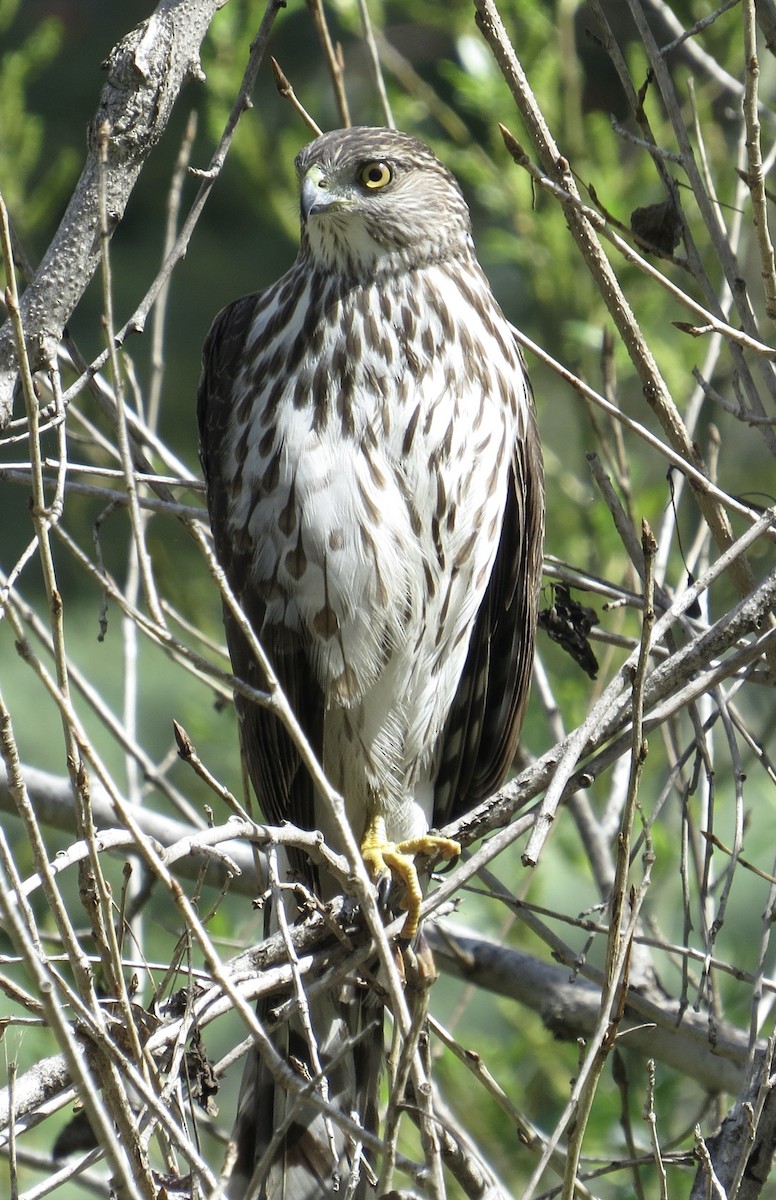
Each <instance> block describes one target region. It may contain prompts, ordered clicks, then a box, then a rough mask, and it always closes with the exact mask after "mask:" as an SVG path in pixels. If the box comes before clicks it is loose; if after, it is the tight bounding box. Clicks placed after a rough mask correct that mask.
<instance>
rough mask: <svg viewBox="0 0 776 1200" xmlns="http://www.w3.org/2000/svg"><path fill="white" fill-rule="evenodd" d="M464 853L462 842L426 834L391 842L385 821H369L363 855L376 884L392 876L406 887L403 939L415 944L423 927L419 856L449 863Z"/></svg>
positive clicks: (375, 819)
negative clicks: (417, 864)
mask: <svg viewBox="0 0 776 1200" xmlns="http://www.w3.org/2000/svg"><path fill="white" fill-rule="evenodd" d="M460 853H461V847H460V846H459V844H458V842H454V841H452V839H451V838H445V837H437V836H436V835H434V834H424V835H423V836H422V837H417V838H409V839H408V840H407V841H404V842H391V841H389V840H388V837H387V834H386V831H385V819H384V818H383V817H372V819H371V820H370V821H369V823H368V824H367V827H366V830H365V832H364V836H363V838H362V841H361V854H362V857H363V859H364V862H365V864H366V867H367V870H368V871H369V873H370V875H371V876H372V878H373V879H374V880H375V882H378V881H380V879H381V877H383V876H385V875H386V873H388V874H390V875H391V876H392V877H393V878H394V879H398V880H399V881H400V882H401V883H403V884H404V892H405V895H404V901H403V903H402V907H403V908H405V909H406V910H407V917H406V920H405V922H404V926H403V928H402V931H401V936H402V938H405V939H406V940H407V941H411V940H412V938H413V937H414V936H415V934H416V933H417V931H418V925H419V924H420V906H421V904H422V903H423V892H422V890H421V887H420V879H419V878H418V869H417V867H416V866H415V856H416V855H423V856H424V857H426V858H443V859H445V860H448V859H451V858H455V856H456V855H457V854H460Z"/></svg>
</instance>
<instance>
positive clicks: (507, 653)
mask: <svg viewBox="0 0 776 1200" xmlns="http://www.w3.org/2000/svg"><path fill="white" fill-rule="evenodd" d="M543 539H544V486H543V471H542V459H541V451H540V448H539V437H538V433H537V430H536V423H535V419H534V414H533V409H531V411H530V413H529V420H528V424H527V431H526V436H525V438H524V439H523V440H522V441H520V442H518V443H517V445H516V446H515V450H514V454H513V457H512V464H511V469H510V477H509V492H508V495H507V502H506V507H505V510H504V521H503V525H502V530H501V538H500V541H499V548H498V551H497V554H496V561H495V564H494V566H493V572H492V574H491V577H490V582H489V583H488V588H487V591H486V593H485V596H484V598H483V602H482V604H481V606H480V610H479V613H478V614H477V620H476V623H475V626H474V630H473V632H472V638H471V641H470V643H469V653H468V656H467V659H466V666H465V667H464V670H463V674H462V675H461V682H460V684H459V685H458V691H457V693H456V697H455V700H454V701H453V706H452V708H451V710H450V716H449V717H448V721H447V725H446V727H445V733H444V740H443V746H442V755H441V760H440V769H439V774H438V776H437V784H436V792H435V803H434V824H435V826H436V827H437V828H441V827H442V826H443V825H446V824H447V823H448V822H449V821H451V820H454V819H455V818H456V817H458V816H460V815H461V814H462V813H465V812H468V811H469V810H470V809H472V808H474V806H475V805H477V804H479V803H480V801H481V800H484V799H486V797H487V796H489V795H491V794H492V793H493V792H494V791H495V790H496V789H497V788H498V787H499V786H500V785H501V784H502V783H503V781H504V779H505V778H506V775H507V772H508V771H509V767H510V764H511V763H512V760H513V758H514V756H515V752H516V750H517V742H518V738H519V736H520V727H521V725H522V723H523V716H524V713H525V706H526V703H527V701H528V691H529V686H530V681H531V668H532V664H533V652H534V634H535V630H536V611H537V603H538V591H539V581H540V578H541V569H542V548H543Z"/></svg>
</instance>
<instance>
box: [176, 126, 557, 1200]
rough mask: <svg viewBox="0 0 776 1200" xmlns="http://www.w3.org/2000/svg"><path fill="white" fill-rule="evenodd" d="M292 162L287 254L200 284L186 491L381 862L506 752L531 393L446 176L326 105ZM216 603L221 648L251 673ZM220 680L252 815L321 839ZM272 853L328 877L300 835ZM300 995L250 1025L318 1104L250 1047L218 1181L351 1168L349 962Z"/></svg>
mask: <svg viewBox="0 0 776 1200" xmlns="http://www.w3.org/2000/svg"><path fill="white" fill-rule="evenodd" d="M296 165H297V170H298V174H299V182H300V195H301V219H302V231H301V246H300V250H299V255H298V257H297V260H296V262H295V263H294V265H293V266H292V267H291V269H290V270H289V271H288V272H287V274H286V275H284V276H283V277H282V278H281V279H280V280H278V282H277V283H275V284H273V285H272V286H271V287H269V288H267V289H266V290H265V291H263V292H260V293H258V294H256V295H252V296H247V297H244V298H243V299H241V300H238V301H236V302H235V303H233V304H232V305H230V306H229V307H227V308H226V309H224V310H223V312H221V313H220V314H219V316H218V317H217V318H216V320H215V322H214V324H213V327H212V329H211V331H210V334H209V336H208V339H207V342H206V345H205V351H204V368H203V374H202V381H201V385H200V392H199V425H200V442H201V456H202V464H203V467H204V470H205V475H206V479H207V494H208V507H209V510H210V517H211V524H212V528H213V536H214V539H215V547H216V553H217V555H218V558H219V560H220V562H221V564H222V566H223V567H224V570H225V572H226V575H227V577H228V580H229V583H230V586H231V588H232V589H233V591H234V593H235V595H236V597H237V599H238V600H239V602H240V604H241V606H242V609H243V611H244V613H245V615H246V616H247V618H248V620H249V621H250V623H251V626H252V628H253V630H254V631H255V633H256V635H257V636H258V638H259V640H260V641H261V643H262V646H263V648H264V650H265V651H266V653H267V655H268V656H269V659H270V661H271V663H272V666H273V669H274V670H275V672H276V674H277V676H278V679H279V681H280V683H281V685H282V687H283V688H284V689H285V692H286V694H287V696H288V699H289V701H290V703H291V705H292V707H293V710H294V712H295V714H296V716H297V718H298V720H299V723H300V725H301V727H302V729H303V730H304V732H305V735H306V737H307V738H308V740H309V743H310V745H311V747H312V749H313V751H314V752H315V754H316V755H317V756H318V758H319V760H320V761H321V762H322V764H323V767H324V769H325V772H326V775H327V777H328V779H329V780H330V782H331V783H332V785H333V786H334V787H335V788H336V789H337V790H338V791H339V792H340V793H341V794H342V796H343V797H344V799H345V804H346V809H347V813H348V819H349V821H350V824H351V826H352V829H353V832H354V834H355V835H356V837H357V838H360V839H361V841H362V847H364V849H365V852H366V858H367V862H368V863H369V864H370V866H371V867H372V869H373V870H378V869H380V868H381V867H382V866H384V865H385V866H387V867H389V868H392V867H394V866H395V862H396V861H398V860H401V862H402V863H404V862H405V861H406V862H407V863H409V866H408V867H407V868H406V871H405V868H404V867H403V866H402V867H400V868H396V869H397V870H400V873H401V874H402V877H403V878H404V880H405V883H407V882H412V879H411V876H412V875H413V874H414V868H413V867H412V862H411V860H412V855H413V854H414V853H415V852H417V850H418V849H420V850H422V851H423V853H426V854H431V855H434V854H438V853H441V854H442V855H448V854H450V853H452V851H453V850H454V848H455V846H454V843H446V842H445V841H444V840H442V839H433V838H432V839H431V840H430V841H429V840H427V838H426V835H427V831H428V830H429V829H430V828H438V827H441V826H442V825H444V824H446V823H447V822H448V821H449V820H450V819H452V818H453V817H454V816H456V815H458V814H460V813H463V812H465V811H467V810H468V809H469V808H471V807H473V806H474V805H475V804H476V803H477V802H479V801H480V800H481V799H483V798H484V797H486V796H487V795H488V794H489V793H490V792H492V791H493V790H494V789H495V788H497V787H498V786H499V785H500V783H501V782H502V781H503V779H504V778H505V776H506V773H507V772H508V770H509V767H510V763H511V762H512V759H513V756H514V753H515V749H516V745H517V739H518V735H519V732H520V726H521V722H522V718H523V713H524V709H525V703H526V699H527V694H528V687H529V680H530V672H531V663H532V658H533V643H534V630H535V625H536V607H537V594H538V586H539V578H540V570H541V557H542V538H543V513H544V504H543V485H542V467H541V455H540V450H539V443H538V437H537V433H536V426H535V419H534V410H533V400H532V396H531V390H530V386H529V383H528V379H527V376H526V373H525V369H524V366H523V361H522V357H521V354H520V350H519V348H518V345H517V343H516V341H515V338H514V335H513V332H512V330H511V328H510V326H509V324H508V322H507V321H506V319H505V317H504V316H503V314H502V312H501V310H500V309H499V307H498V304H497V303H496V301H495V299H494V297H493V295H492V293H491V290H490V287H489V285H488V283H487V280H486V278H485V276H484V274H483V272H482V269H481V268H480V266H479V263H478V262H477V258H476V256H475V251H474V245H473V241H472V235H471V226H470V220H469V214H468V210H467V207H466V204H465V201H464V199H463V196H462V194H461V191H460V189H459V187H458V185H457V183H456V182H455V180H454V179H453V177H452V175H451V174H450V173H449V171H448V170H447V169H446V168H445V167H444V166H443V165H442V164H441V163H440V162H439V161H438V159H437V158H436V157H435V156H434V155H433V154H432V152H431V151H430V150H429V149H428V148H427V147H426V146H425V145H423V143H421V142H419V141H418V140H416V139H415V138H412V137H409V136H408V135H406V134H402V133H397V132H396V131H394V130H389V129H369V128H356V129H349V130H341V131H335V132H333V133H328V134H324V135H323V136H322V137H320V138H318V139H317V140H316V141H314V142H313V143H311V145H309V146H307V147H306V148H305V149H304V150H303V151H302V152H301V154H300V155H299V157H298V158H297V164H296ZM225 623H226V632H227V640H228V645H229V652H230V655H231V658H232V664H233V669H234V672H235V674H236V675H237V676H238V677H239V678H241V679H243V680H245V681H246V682H247V683H250V684H253V685H254V686H257V687H259V688H261V687H262V686H263V683H264V680H263V679H262V676H261V671H260V669H259V667H258V665H257V663H256V661H255V659H254V657H253V655H252V654H251V652H250V649H249V646H248V644H247V642H246V640H245V638H244V637H243V635H242V633H241V632H240V630H239V628H238V626H237V623H236V622H235V621H234V619H233V618H232V617H231V616H230V615H229V613H228V612H227V613H226V615H225ZM236 705H237V711H238V714H239V720H240V734H241V743H242V751H243V754H244V756H245V760H246V763H247V767H248V772H249V775H250V778H251V782H252V784H253V787H254V789H255V791H256V794H257V797H258V800H259V803H260V805H261V807H262V810H263V813H264V816H265V818H266V819H267V820H268V821H270V822H272V823H276V824H279V823H280V822H282V821H286V820H287V821H291V822H292V823H294V824H296V825H298V826H301V827H303V828H305V829H312V828H318V829H321V830H322V831H323V833H324V835H325V836H326V838H327V840H328V841H329V842H330V843H331V844H332V845H333V847H334V849H336V850H340V849H341V847H340V846H339V845H338V844H337V837H336V830H335V829H334V828H333V827H332V823H331V821H330V820H329V817H328V813H327V811H326V809H325V807H324V806H323V804H322V802H321V801H320V800H319V798H318V797H317V796H316V793H315V790H314V788H313V786H312V783H311V780H310V777H309V776H308V774H307V772H306V771H305V769H304V768H303V766H302V764H301V761H300V756H299V753H298V750H297V748H296V746H295V745H294V743H293V741H292V739H291V738H290V737H289V735H288V733H287V732H286V731H285V729H284V728H283V727H282V726H281V725H280V724H279V722H278V721H277V720H276V719H275V718H274V717H273V716H272V715H271V714H270V713H268V711H267V710H266V709H263V708H260V707H259V706H257V705H253V704H251V703H249V702H247V701H246V700H245V699H243V698H242V697H241V696H239V695H238V696H236ZM290 866H291V869H292V870H293V871H294V872H295V874H296V876H297V878H300V879H301V880H302V881H303V882H304V883H306V885H307V886H308V887H309V888H310V889H312V890H313V891H314V892H315V893H316V894H317V895H318V896H319V897H320V898H321V899H323V900H324V901H325V900H326V899H328V898H330V897H331V895H332V888H333V885H332V884H331V882H330V881H328V880H327V879H326V878H325V877H323V876H321V877H320V878H319V876H318V874H317V873H316V872H315V871H314V870H313V869H312V868H311V866H310V864H309V863H308V862H307V861H306V860H305V859H304V857H303V856H302V855H300V854H297V855H296V856H294V857H293V858H292V860H291V863H290ZM416 918H417V912H413V911H411V912H410V913H409V914H408V927H409V930H410V932H412V927H413V925H414V923H415V921H416ZM309 1008H310V1014H309V1015H310V1025H311V1026H312V1030H310V1029H309V1028H307V1030H306V1027H305V1022H303V1021H301V1020H296V1021H295V1020H294V1019H292V1020H291V1021H289V1023H288V1025H287V1026H285V1027H284V1030H283V1032H282V1033H280V1032H279V1033H278V1035H277V1036H278V1043H277V1044H278V1047H279V1049H281V1050H282V1052H283V1053H284V1054H285V1055H286V1057H287V1058H288V1060H289V1061H290V1062H292V1063H294V1064H295V1065H296V1066H297V1067H298V1070H299V1072H300V1079H305V1078H306V1079H308V1080H309V1079H313V1080H314V1081H315V1087H316V1089H317V1092H318V1096H319V1098H321V1099H323V1100H324V1101H326V1102H327V1104H328V1112H329V1116H328V1117H326V1116H322V1115H321V1113H320V1106H318V1108H317V1109H316V1108H314V1107H313V1106H311V1105H309V1104H308V1105H306V1106H301V1107H300V1106H299V1105H298V1104H296V1105H295V1103H294V1097H293V1095H290V1094H288V1093H286V1091H285V1090H284V1089H283V1088H282V1087H280V1085H279V1084H278V1083H277V1082H276V1080H275V1078H274V1077H273V1075H272V1073H271V1072H270V1071H269V1070H268V1068H267V1066H266V1064H265V1063H263V1062H262V1061H261V1060H260V1059H259V1058H258V1057H256V1058H255V1059H254V1060H253V1061H252V1062H251V1063H250V1064H249V1066H248V1067H247V1068H246V1073H245V1078H244V1080H243V1088H242V1092H241V1097H240V1106H239V1114H238V1120H237V1125H236V1130H235V1137H236V1140H237V1146H238V1162H237V1169H236V1171H235V1175H234V1179H233V1187H232V1192H231V1196H232V1197H233V1198H235V1200H236V1198H237V1197H239V1198H240V1200H242V1198H243V1197H249V1198H250V1200H256V1198H260V1200H265V1198H268V1200H277V1198H278V1197H285V1198H286V1200H307V1198H308V1197H309V1198H312V1197H321V1196H328V1195H332V1194H335V1191H336V1189H337V1188H339V1189H340V1191H339V1192H337V1193H336V1194H345V1192H346V1189H347V1188H348V1187H349V1186H352V1189H353V1190H352V1191H347V1194H348V1195H354V1196H356V1197H367V1196H370V1195H374V1194H375V1193H374V1190H373V1188H372V1183H373V1180H374V1175H373V1170H372V1165H371V1163H370V1162H369V1161H368V1159H365V1158H362V1157H361V1156H360V1155H359V1154H358V1153H357V1151H356V1149H355V1147H356V1146H357V1144H358V1139H357V1138H356V1137H355V1136H354V1123H355V1126H356V1127H357V1126H358V1125H359V1124H361V1125H362V1126H363V1127H365V1128H367V1129H373V1128H374V1127H375V1123H376V1119H377V1107H378V1106H377V1094H378V1093H377V1087H378V1073H379V1059H380V1055H381V1040H380V1036H379V1032H378V1031H379V1029H380V1028H381V1024H382V1018H381V1009H380V1005H379V1001H378V1000H377V998H376V996H375V995H374V994H373V993H372V992H371V991H370V989H369V987H368V985H367V983H366V981H363V980H354V981H352V984H350V985H349V986H348V987H347V988H344V989H340V990H339V991H337V992H336V993H324V994H323V995H319V996H317V997H316V998H315V1000H314V1001H312V1002H311V1003H310V1006H309ZM364 1030H366V1031H367V1033H366V1035H365V1036H363V1031H364ZM360 1034H362V1036H359V1035H360ZM354 1039H355V1040H354ZM337 1114H342V1116H343V1117H344V1118H346V1119H347V1120H348V1121H349V1122H350V1126H349V1129H347V1130H345V1129H343V1128H341V1127H340V1126H339V1125H338V1120H337ZM356 1177H357V1182H356Z"/></svg>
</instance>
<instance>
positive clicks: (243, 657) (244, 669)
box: [197, 295, 323, 882]
mask: <svg viewBox="0 0 776 1200" xmlns="http://www.w3.org/2000/svg"><path fill="white" fill-rule="evenodd" d="M259 300H260V296H259V295H252V296H245V297H243V298H242V299H241V300H236V301H235V302H234V303H233V304H230V305H229V306H228V307H227V308H225V309H223V310H222V311H221V312H220V313H219V314H218V316H217V317H216V319H215V321H214V322H213V325H212V327H211V329H210V332H209V334H208V336H207V340H206V342H205V346H204V350H203V355H202V362H203V365H202V377H201V380H200V385H199V393H198V396H197V418H198V421H199V445H200V459H201V462H202V467H203V470H204V472H205V480H206V483H207V502H208V509H209V512H210V523H211V527H212V530H213V539H214V543H215V551H216V557H217V558H218V561H219V562H220V564H221V566H222V567H223V569H224V572H225V574H226V577H227V579H228V580H229V585H230V587H231V588H232V591H233V592H234V594H235V596H236V597H237V599H238V600H239V602H240V606H241V608H242V610H243V612H244V613H245V615H246V617H247V618H248V620H249V622H250V624H251V627H252V628H253V630H254V632H255V633H256V634H257V636H258V637H259V638H260V640H261V643H262V646H263V648H264V650H265V651H266V653H267V655H268V657H269V659H270V662H271V663H272V667H273V670H274V671H275V673H276V675H277V677H278V680H279V683H280V686H281V687H282V688H283V690H284V692H285V694H286V696H287V698H288V700H289V703H290V704H291V707H292V709H293V710H294V713H295V715H296V717H297V719H298V720H299V722H300V724H301V726H302V729H303V730H304V733H305V735H306V737H307V739H308V741H309V742H310V745H311V747H312V749H313V751H314V753H315V754H316V755H317V756H318V757H319V758H320V756H321V753H322V744H323V697H322V695H321V692H320V688H319V687H318V685H317V683H316V682H315V679H314V677H313V674H312V672H311V671H310V669H309V667H308V663H307V657H306V654H305V652H304V648H303V646H302V645H301V643H300V640H299V639H298V638H297V637H295V636H294V635H293V634H291V633H290V632H289V631H288V630H284V629H278V628H270V629H264V603H263V600H262V598H261V596H260V595H259V594H258V592H257V591H256V589H255V588H252V586H251V572H250V554H251V548H250V541H249V539H248V536H247V531H246V536H245V537H244V538H240V536H239V531H238V532H237V533H235V531H234V530H232V529H230V527H229V524H228V521H227V514H228V510H229V498H230V495H231V490H232V489H233V488H234V487H235V486H236V484H235V480H234V479H231V478H229V474H228V471H227V469H226V464H225V462H224V446H225V436H226V432H227V429H228V425H229V421H230V419H231V416H232V411H233V406H234V385H235V381H236V379H237V376H238V375H239V373H240V370H241V368H242V367H243V365H244V363H245V356H246V354H247V350H246V338H247V335H248V332H249V330H250V328H251V324H252V322H253V318H254V315H255V313H256V310H257V307H258V303H259ZM259 348H260V347H254V349H253V352H254V353H255V352H256V350H257V349H259ZM224 626H225V628H226V640H227V645H228V647H229V656H230V658H231V660H232V670H233V672H234V674H235V675H236V676H237V677H238V678H239V679H242V680H243V681H244V682H245V683H248V684H250V686H251V687H254V688H257V689H259V690H266V687H267V681H266V679H265V677H264V674H263V672H262V671H261V669H260V667H259V665H258V663H257V662H256V658H255V656H254V654H253V653H252V651H251V649H250V646H249V644H248V642H247V639H246V638H245V636H244V635H243V633H242V632H241V630H240V628H239V626H238V624H237V622H236V621H235V619H234V617H233V616H232V614H231V613H230V612H229V611H228V609H227V608H226V606H224ZM235 705H236V708H237V713H238V716H239V720H240V740H241V745H242V751H243V755H244V757H245V762H246V765H247V769H248V774H249V776H250V780H251V783H252V785H253V788H254V790H255V792H256V795H257V798H258V801H259V804H260V805H261V810H262V812H263V814H264V816H265V818H266V820H268V821H269V822H271V823H272V824H281V823H282V822H283V821H291V822H293V823H294V824H295V825H299V826H300V827H302V828H304V829H312V828H313V827H314V825H315V817H314V794H313V787H312V782H311V779H310V776H309V773H308V772H307V771H306V770H305V769H304V767H303V765H302V762H301V759H300V757H299V753H298V751H297V750H296V748H295V746H294V743H293V741H292V740H291V738H290V737H289V735H288V733H287V732H286V730H285V728H284V726H283V725H282V724H281V722H280V721H278V720H277V718H276V717H274V716H273V715H272V714H271V713H269V712H268V711H267V710H266V709H265V708H262V707H261V706H259V705H257V704H252V703H251V702H250V701H247V700H245V699H244V698H243V697H241V696H239V695H236V696H235ZM292 862H293V865H294V868H295V869H296V870H298V871H299V872H300V873H302V874H303V875H307V877H308V878H310V881H311V882H314V881H313V879H312V874H311V868H310V866H309V863H308V861H307V860H306V859H305V858H304V857H303V856H301V855H293V854H292Z"/></svg>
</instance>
